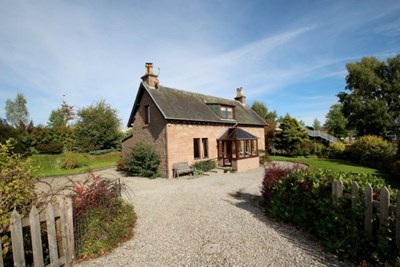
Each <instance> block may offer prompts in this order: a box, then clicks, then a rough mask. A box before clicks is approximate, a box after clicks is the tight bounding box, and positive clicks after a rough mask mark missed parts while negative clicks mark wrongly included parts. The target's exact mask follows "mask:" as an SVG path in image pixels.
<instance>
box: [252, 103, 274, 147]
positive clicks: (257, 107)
mask: <svg viewBox="0 0 400 267" xmlns="http://www.w3.org/2000/svg"><path fill="white" fill-rule="evenodd" d="M251 109H253V110H254V111H255V112H256V113H257V114H258V115H260V117H261V118H263V119H265V121H266V122H267V126H265V128H264V133H265V150H266V151H267V150H268V148H269V146H270V145H271V144H272V142H273V140H274V138H275V128H276V118H277V117H278V115H277V114H276V111H275V110H274V111H271V112H270V111H268V108H267V107H266V106H265V105H264V104H263V103H262V102H259V101H254V103H253V105H252V106H251Z"/></svg>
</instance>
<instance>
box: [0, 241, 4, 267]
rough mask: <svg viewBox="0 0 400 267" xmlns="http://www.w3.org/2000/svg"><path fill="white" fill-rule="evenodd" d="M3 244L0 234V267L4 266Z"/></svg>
mask: <svg viewBox="0 0 400 267" xmlns="http://www.w3.org/2000/svg"><path fill="white" fill-rule="evenodd" d="M3 262H4V261H3V245H2V244H1V236H0V267H4V263H3Z"/></svg>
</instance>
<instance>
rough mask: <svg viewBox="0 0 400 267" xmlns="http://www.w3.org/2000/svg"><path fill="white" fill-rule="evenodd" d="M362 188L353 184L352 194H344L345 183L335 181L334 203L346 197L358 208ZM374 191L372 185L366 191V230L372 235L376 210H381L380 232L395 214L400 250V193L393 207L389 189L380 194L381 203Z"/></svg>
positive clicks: (333, 184)
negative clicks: (375, 198) (374, 196)
mask: <svg viewBox="0 0 400 267" xmlns="http://www.w3.org/2000/svg"><path fill="white" fill-rule="evenodd" d="M359 192H360V186H359V185H358V184H357V183H356V182H353V183H352V189H351V193H343V182H342V181H335V182H333V183H332V196H333V200H334V202H335V203H336V204H337V203H338V201H339V198H341V197H344V198H347V199H350V200H351V206H352V208H353V209H355V208H356V207H357V204H358V203H359V197H360V194H359ZM373 193H374V192H373V189H372V187H371V185H367V186H366V187H365V190H364V196H365V197H364V205H365V213H364V229H365V231H367V232H368V233H369V234H370V235H372V222H373V221H372V219H373V210H374V208H378V209H379V214H380V216H379V231H382V230H384V229H385V227H386V226H387V225H388V219H389V216H390V215H391V214H395V219H396V225H395V237H396V245H397V248H398V249H399V250H400V193H399V194H398V195H397V198H396V204H395V205H391V203H390V192H389V190H388V189H387V187H383V188H382V189H381V191H380V194H379V201H378V200H374V198H373Z"/></svg>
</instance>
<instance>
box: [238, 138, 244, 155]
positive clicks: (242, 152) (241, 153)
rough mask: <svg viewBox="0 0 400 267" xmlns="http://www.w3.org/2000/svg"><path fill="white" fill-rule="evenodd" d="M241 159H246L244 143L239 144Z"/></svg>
mask: <svg viewBox="0 0 400 267" xmlns="http://www.w3.org/2000/svg"><path fill="white" fill-rule="evenodd" d="M239 158H244V141H243V140H242V141H240V142H239Z"/></svg>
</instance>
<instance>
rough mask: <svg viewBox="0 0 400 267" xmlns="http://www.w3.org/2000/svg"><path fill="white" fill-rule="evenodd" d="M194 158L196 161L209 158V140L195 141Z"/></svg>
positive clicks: (196, 139) (197, 139) (198, 139)
mask: <svg viewBox="0 0 400 267" xmlns="http://www.w3.org/2000/svg"><path fill="white" fill-rule="evenodd" d="M200 141H201V142H200ZM193 156H194V159H206V158H208V138H201V139H200V138H194V139H193Z"/></svg>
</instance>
